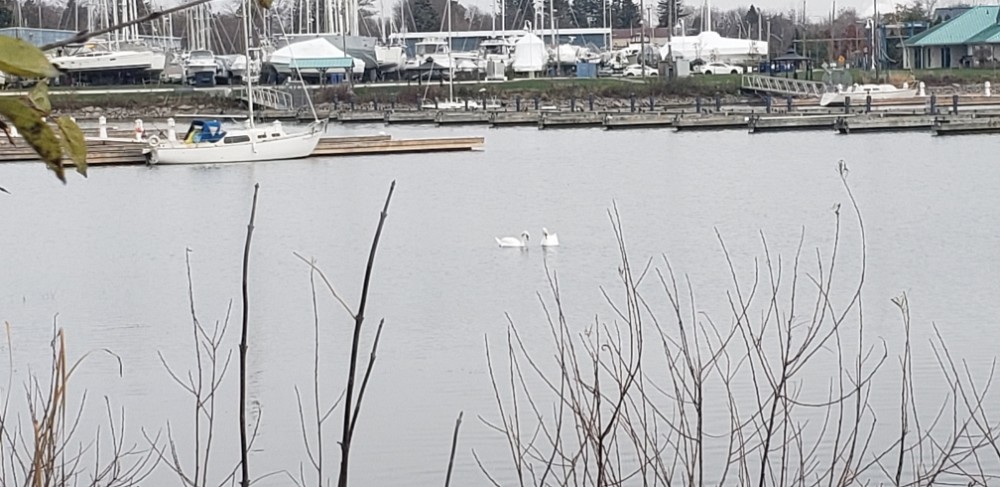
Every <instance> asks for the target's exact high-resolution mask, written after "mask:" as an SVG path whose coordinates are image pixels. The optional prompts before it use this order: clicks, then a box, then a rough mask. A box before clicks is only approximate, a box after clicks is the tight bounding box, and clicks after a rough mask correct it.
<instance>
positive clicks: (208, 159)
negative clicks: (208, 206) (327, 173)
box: [149, 127, 324, 165]
mask: <svg viewBox="0 0 1000 487" xmlns="http://www.w3.org/2000/svg"><path fill="white" fill-rule="evenodd" d="M323 132H324V131H323V130H322V129H321V128H318V127H314V128H312V129H311V130H310V131H308V132H304V133H301V134H289V135H284V136H281V137H278V138H269V139H264V140H259V141H257V142H253V143H251V142H241V143H235V144H226V143H224V141H220V142H214V143H200V144H185V143H183V142H168V143H163V144H160V145H158V146H155V147H153V148H151V149H150V151H149V163H150V164H158V165H160V164H166V165H173V164H223V163H233V162H261V161H277V160H288V159H302V158H304V157H309V156H310V155H312V153H313V152H314V151H315V150H316V145H318V144H319V140H320V138H321V137H322V136H323Z"/></svg>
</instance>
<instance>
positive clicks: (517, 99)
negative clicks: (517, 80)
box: [514, 95, 521, 112]
mask: <svg viewBox="0 0 1000 487" xmlns="http://www.w3.org/2000/svg"><path fill="white" fill-rule="evenodd" d="M514 111H515V112H519V111H521V95H517V96H515V97H514Z"/></svg>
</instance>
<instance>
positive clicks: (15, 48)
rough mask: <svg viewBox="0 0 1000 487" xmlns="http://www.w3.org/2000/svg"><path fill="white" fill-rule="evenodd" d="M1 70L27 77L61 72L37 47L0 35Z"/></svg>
mask: <svg viewBox="0 0 1000 487" xmlns="http://www.w3.org/2000/svg"><path fill="white" fill-rule="evenodd" d="M0 71H3V72H5V73H7V74H13V75H15V76H24V77H27V78H41V77H53V76H57V75H58V74H59V71H58V70H56V68H55V66H53V65H52V63H50V62H49V60H48V59H46V58H45V54H44V53H42V51H41V50H39V49H38V48H37V47H35V46H32V45H31V44H28V43H27V42H24V41H22V40H21V39H15V38H13V37H7V36H0Z"/></svg>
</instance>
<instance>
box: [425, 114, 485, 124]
mask: <svg viewBox="0 0 1000 487" xmlns="http://www.w3.org/2000/svg"><path fill="white" fill-rule="evenodd" d="M434 121H435V122H437V124H438V125H480V124H488V123H490V112H484V111H481V110H477V111H474V112H451V111H440V112H438V114H437V118H435V120H434Z"/></svg>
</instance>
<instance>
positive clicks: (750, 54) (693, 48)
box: [660, 31, 768, 63]
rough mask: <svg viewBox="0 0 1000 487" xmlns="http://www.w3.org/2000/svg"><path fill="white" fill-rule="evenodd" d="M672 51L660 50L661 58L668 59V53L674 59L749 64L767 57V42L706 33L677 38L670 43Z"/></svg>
mask: <svg viewBox="0 0 1000 487" xmlns="http://www.w3.org/2000/svg"><path fill="white" fill-rule="evenodd" d="M669 47H670V50H668V46H666V45H664V46H663V47H662V48H660V58H661V59H666V58H667V55H668V52H671V51H672V53H673V55H674V59H686V60H689V61H694V60H695V59H701V60H703V61H706V62H713V61H722V62H733V63H740V62H748V61H754V60H760V59H761V58H763V57H765V56H767V52H768V51H767V41H758V40H753V39H732V38H729V37H722V36H721V35H719V33H718V32H712V31H705V32H702V33H700V34H698V35H695V36H677V37H673V38H672V39H671V41H670V46H669Z"/></svg>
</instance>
